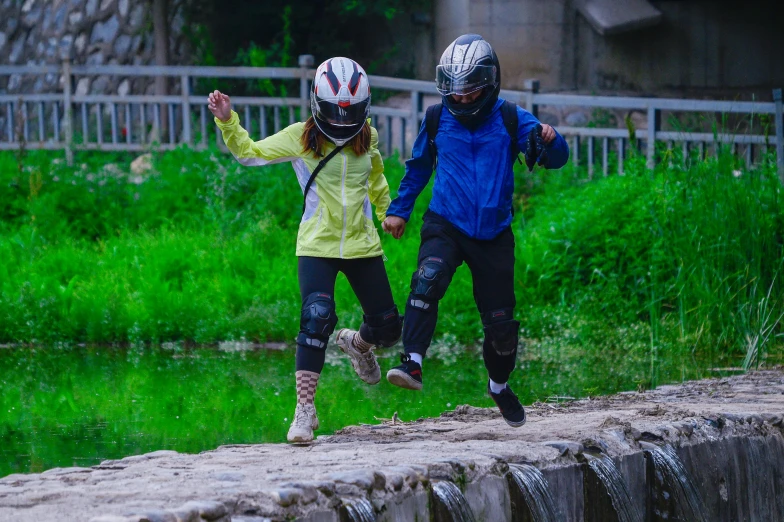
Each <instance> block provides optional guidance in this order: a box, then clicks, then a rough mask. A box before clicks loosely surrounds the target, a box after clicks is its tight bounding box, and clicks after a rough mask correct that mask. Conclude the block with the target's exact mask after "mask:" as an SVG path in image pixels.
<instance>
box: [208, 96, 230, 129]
mask: <svg viewBox="0 0 784 522" xmlns="http://www.w3.org/2000/svg"><path fill="white" fill-rule="evenodd" d="M207 108H208V109H209V110H210V112H211V113H212V114H213V115H214V116H215V117H216V118H218V119H219V120H220V121H223V122H226V121H229V118H231V98H229V97H228V96H227V95H225V94H223V93H222V92H220V91H215V92H211V93H210V94H209V96H207Z"/></svg>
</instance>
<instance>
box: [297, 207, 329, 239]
mask: <svg viewBox="0 0 784 522" xmlns="http://www.w3.org/2000/svg"><path fill="white" fill-rule="evenodd" d="M323 217H324V207H320V208H319V209H318V210H317V211H316V212H314V213H313V215H312V216H311V217H310V219H308V220H307V221H303V222H302V229H303V230H302V232H303V234H302V235H303V237H304V238H305V241H311V240H312V239H313V238H314V237H316V234H318V231H319V229H320V228H321V220H322V218H323Z"/></svg>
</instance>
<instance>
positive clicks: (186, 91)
mask: <svg viewBox="0 0 784 522" xmlns="http://www.w3.org/2000/svg"><path fill="white" fill-rule="evenodd" d="M180 85H181V87H180V91H181V92H180V95H181V96H182V137H181V138H180V141H181V142H182V143H185V144H186V145H191V141H192V131H191V102H190V100H189V99H188V98H189V96H190V95H191V82H190V78H189V77H188V75H187V74H183V75H182V76H181V77H180ZM172 125H173V123H172Z"/></svg>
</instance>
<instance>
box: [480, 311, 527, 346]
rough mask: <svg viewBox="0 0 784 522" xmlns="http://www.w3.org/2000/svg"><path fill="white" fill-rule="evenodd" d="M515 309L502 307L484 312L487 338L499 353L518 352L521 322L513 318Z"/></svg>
mask: <svg viewBox="0 0 784 522" xmlns="http://www.w3.org/2000/svg"><path fill="white" fill-rule="evenodd" d="M512 317H513V310H512V309H511V308H502V309H500V310H492V311H490V312H487V313H484V314H482V324H483V325H484V330H485V338H486V340H487V341H489V343H490V345H491V346H492V347H493V350H495V353H497V354H498V355H514V354H515V353H517V342H518V341H519V330H520V322H519V321H515V320H514V319H512Z"/></svg>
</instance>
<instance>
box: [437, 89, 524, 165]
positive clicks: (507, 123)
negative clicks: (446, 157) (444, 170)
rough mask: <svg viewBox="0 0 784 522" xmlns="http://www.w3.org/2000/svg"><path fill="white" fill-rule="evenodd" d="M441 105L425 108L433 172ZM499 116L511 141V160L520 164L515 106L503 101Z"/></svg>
mask: <svg viewBox="0 0 784 522" xmlns="http://www.w3.org/2000/svg"><path fill="white" fill-rule="evenodd" d="M442 107H443V104H442V103H436V104H435V105H431V106H430V107H428V108H427V111H426V112H425V130H426V131H427V141H428V143H429V144H430V152H431V154H432V156H433V170H435V168H436V161H437V157H438V154H437V152H438V151H437V149H436V133H437V132H438V124H439V123H440V122H441V108H442ZM501 116H502V118H503V120H504V127H506V132H507V133H509V137H510V138H511V139H512V145H511V147H510V152H511V154H512V157H513V158H516V159H517V161H519V162H520V164H522V163H523V162H522V161H521V160H520V147H518V146H517V104H516V103H513V102H510V101H508V100H504V104H503V105H501Z"/></svg>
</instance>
